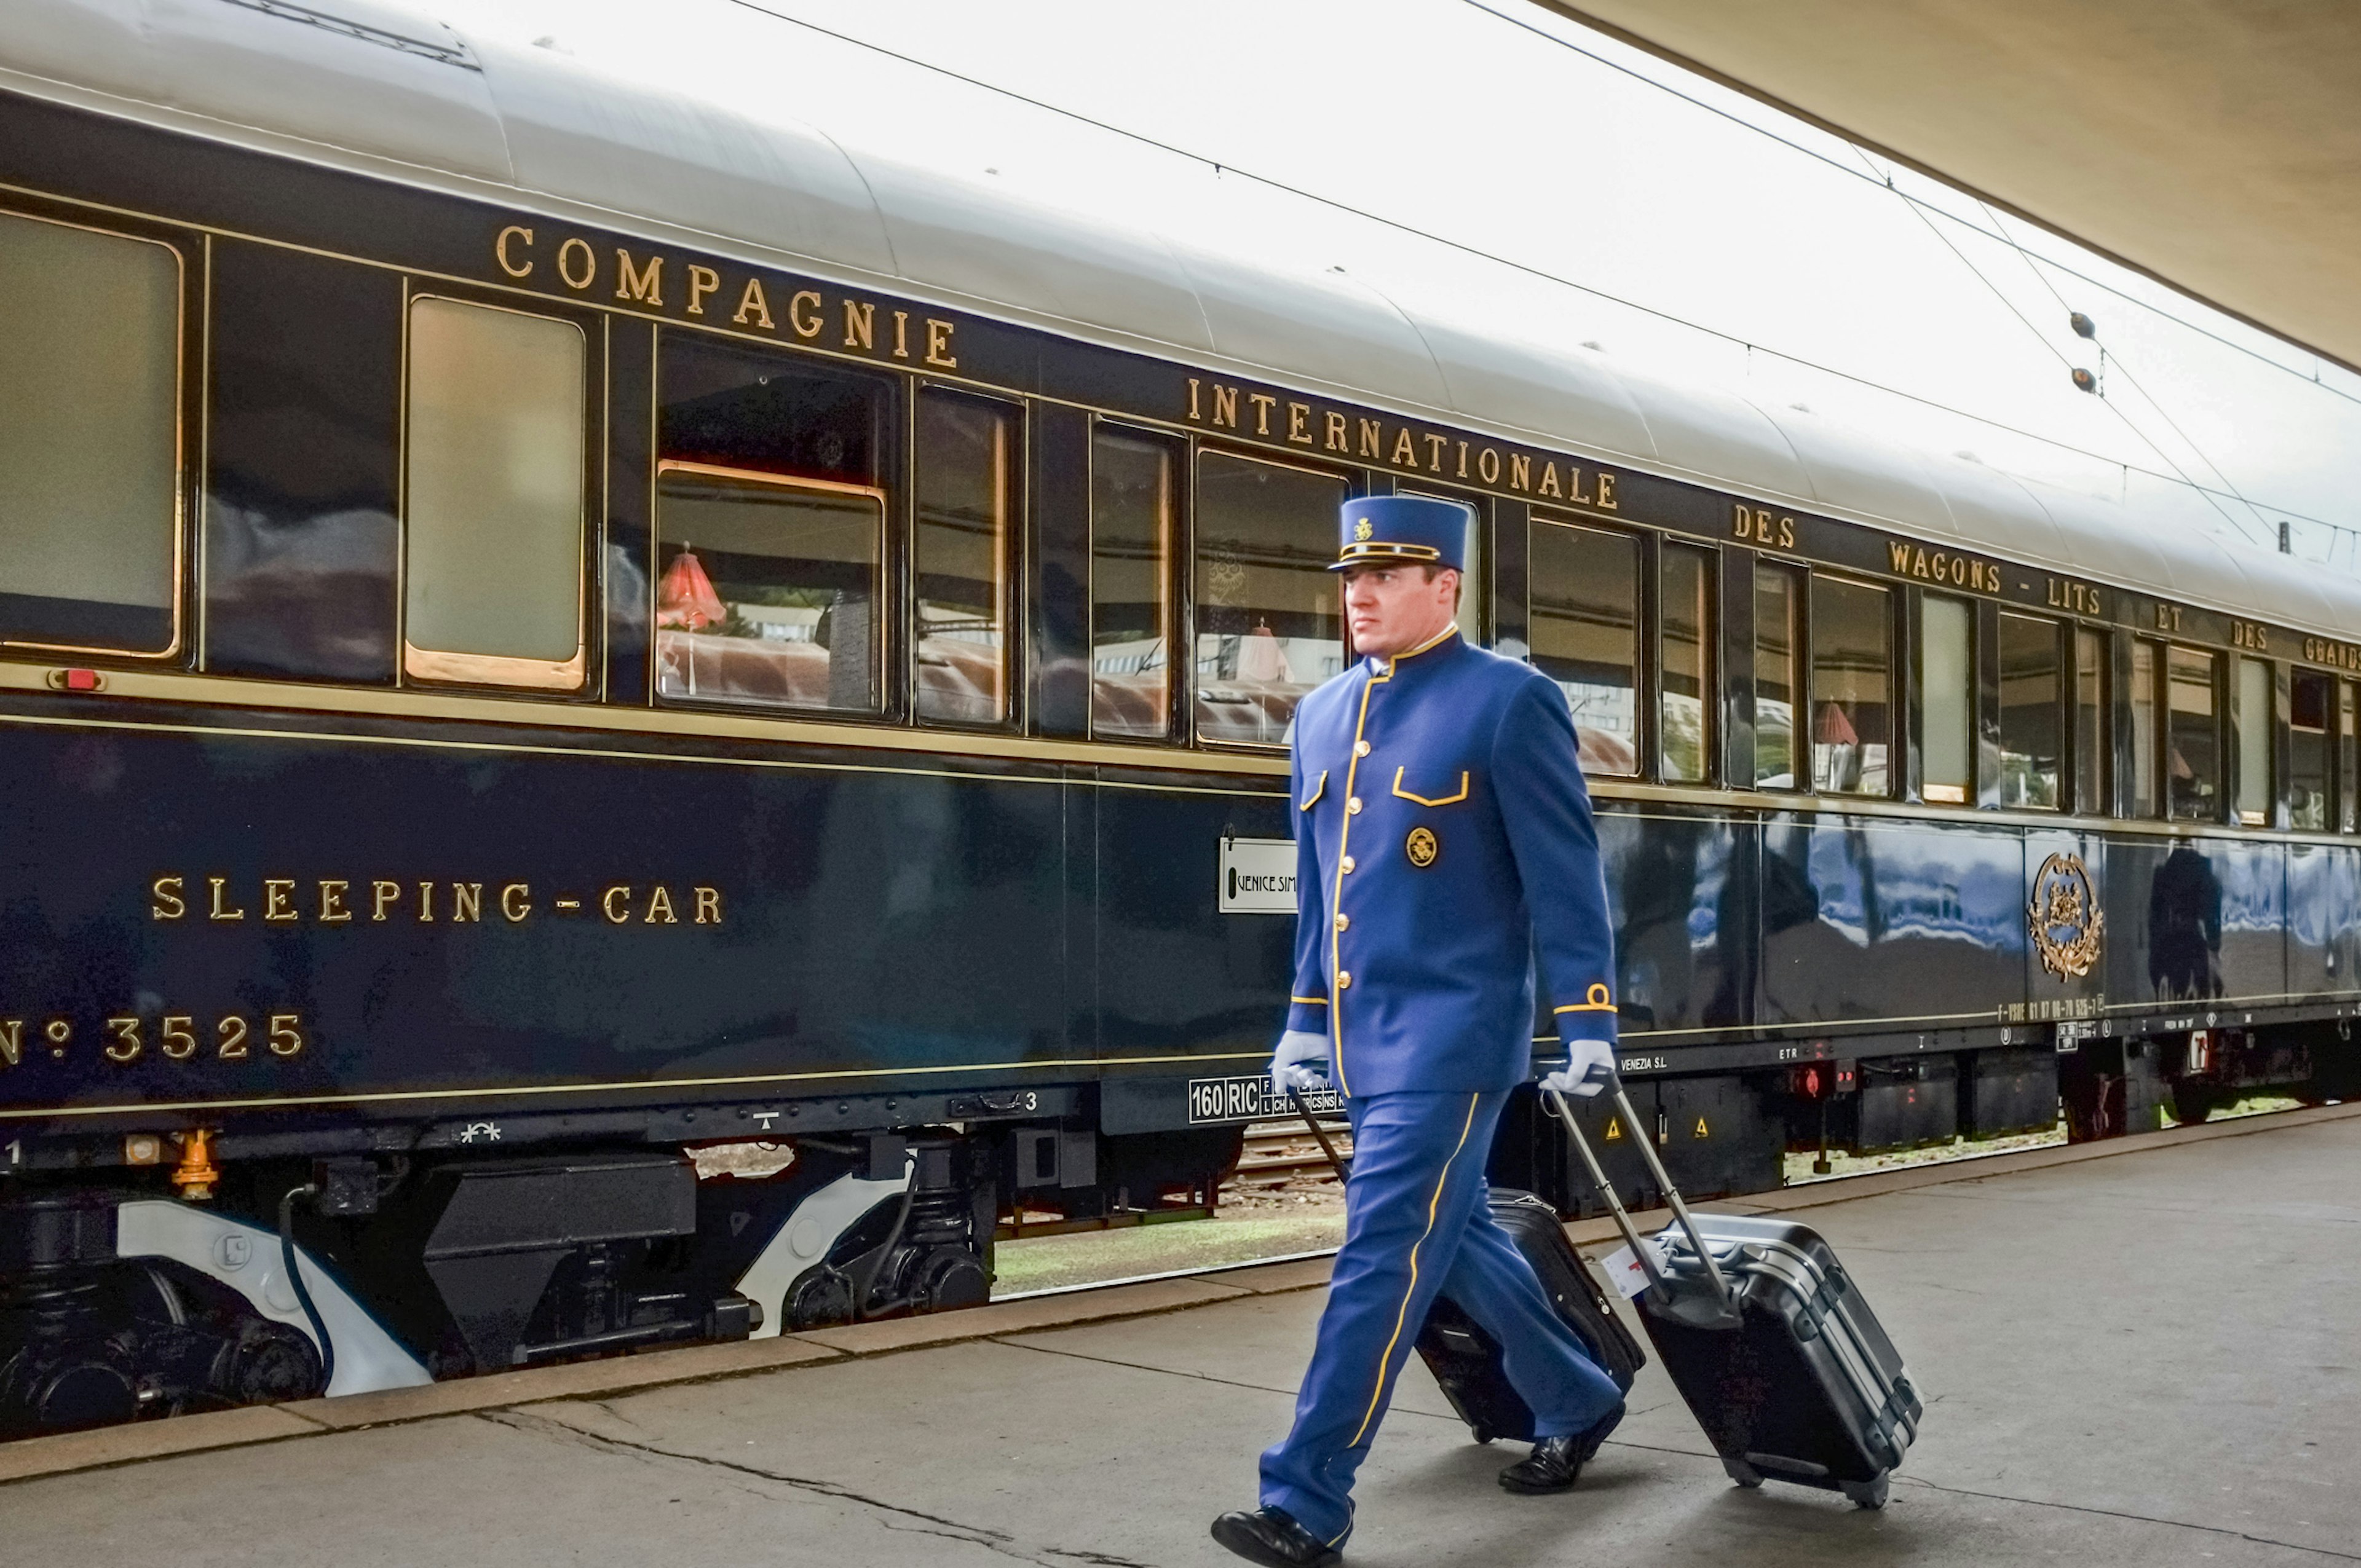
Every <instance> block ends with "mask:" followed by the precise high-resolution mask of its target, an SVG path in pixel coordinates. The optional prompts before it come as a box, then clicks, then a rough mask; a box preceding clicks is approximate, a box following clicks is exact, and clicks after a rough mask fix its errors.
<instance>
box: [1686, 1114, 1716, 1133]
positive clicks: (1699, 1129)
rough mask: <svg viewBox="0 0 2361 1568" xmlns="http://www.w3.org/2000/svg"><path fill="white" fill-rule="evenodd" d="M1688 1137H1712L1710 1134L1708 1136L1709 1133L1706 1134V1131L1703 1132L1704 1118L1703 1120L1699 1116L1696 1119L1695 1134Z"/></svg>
mask: <svg viewBox="0 0 2361 1568" xmlns="http://www.w3.org/2000/svg"><path fill="white" fill-rule="evenodd" d="M1691 1136H1692V1137H1699V1138H1706V1137H1711V1136H1712V1134H1710V1133H1708V1132H1707V1131H1706V1130H1705V1118H1704V1117H1702V1116H1699V1117H1698V1118H1697V1131H1696V1132H1695V1133H1693V1134H1691Z"/></svg>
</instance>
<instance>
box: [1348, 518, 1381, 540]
mask: <svg viewBox="0 0 2361 1568" xmlns="http://www.w3.org/2000/svg"><path fill="white" fill-rule="evenodd" d="M1375 532H1377V530H1376V529H1374V528H1372V527H1371V526H1369V520H1368V519H1367V518H1366V517H1365V518H1363V519H1362V520H1361V521H1358V522H1356V523H1355V524H1354V525H1353V537H1354V538H1356V539H1367V537H1368V536H1369V535H1370V534H1372V533H1375Z"/></svg>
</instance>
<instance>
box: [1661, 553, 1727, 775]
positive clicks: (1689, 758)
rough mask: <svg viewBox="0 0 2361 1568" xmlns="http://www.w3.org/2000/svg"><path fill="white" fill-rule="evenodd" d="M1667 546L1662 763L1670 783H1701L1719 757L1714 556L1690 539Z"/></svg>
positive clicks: (1664, 576)
mask: <svg viewBox="0 0 2361 1568" xmlns="http://www.w3.org/2000/svg"><path fill="white" fill-rule="evenodd" d="M1663 551H1664V558H1663V563H1662V568H1661V570H1662V583H1663V590H1664V601H1663V602H1664V613H1663V617H1662V620H1663V627H1662V639H1663V640H1662V641H1661V643H1660V645H1659V646H1660V647H1661V649H1662V652H1660V653H1659V655H1658V657H1659V658H1660V659H1661V660H1662V661H1663V663H1662V666H1661V667H1662V670H1663V675H1662V677H1661V684H1662V688H1663V689H1662V691H1661V693H1660V694H1659V696H1658V697H1657V700H1656V753H1657V766H1659V767H1661V768H1662V769H1663V770H1664V779H1665V780H1666V781H1667V782H1668V783H1674V784H1697V783H1701V782H1703V781H1704V780H1705V779H1706V778H1707V777H1708V768H1709V767H1710V766H1711V762H1712V758H1713V728H1714V726H1713V694H1714V685H1713V600H1712V598H1711V597H1710V595H1711V593H1712V590H1713V581H1714V556H1713V554H1712V553H1711V552H1709V551H1705V550H1699V549H1697V548H1695V547H1693V546H1691V545H1686V544H1669V543H1668V544H1666V545H1664V547H1663Z"/></svg>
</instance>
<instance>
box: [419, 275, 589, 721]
mask: <svg viewBox="0 0 2361 1568" xmlns="http://www.w3.org/2000/svg"><path fill="white" fill-rule="evenodd" d="M587 361H588V347H587V344H586V342H585V340H584V337H583V335H582V329H581V328H579V327H577V326H576V325H574V324H573V323H571V322H562V321H552V320H551V319H549V318H548V317H546V316H532V315H525V314H523V313H521V312H517V311H509V310H500V309H496V308H494V307H493V306H490V305H471V304H466V303H463V302H460V301H457V300H440V299H433V298H422V299H417V300H413V301H412V302H411V306H410V357H409V378H408V379H409V401H408V417H407V420H406V422H405V428H406V430H407V434H408V446H407V451H406V453H405V455H404V466H403V474H402V498H403V500H402V524H403V552H404V557H403V570H402V582H403V593H402V609H403V616H402V659H401V663H402V669H403V670H404V671H405V672H406V673H408V674H412V675H414V676H418V677H420V678H422V679H425V680H437V681H482V682H489V683H491V684H494V685H517V686H539V687H544V688H549V689H555V690H572V689H573V688H574V687H577V686H578V685H581V684H582V677H583V674H584V671H585V669H586V668H587V666H588V656H587V650H586V648H585V645H584V639H583V603H582V599H583V591H582V588H583V570H582V534H583V527H584V514H585V504H584V503H585V499H586V494H587V489H588V480H587V467H586V455H585V452H586V441H585V435H586V431H585V428H584V427H585V424H586V422H587V421H586V418H585V413H584V410H585V406H586V404H585V396H586V379H587V378H588V363H587Z"/></svg>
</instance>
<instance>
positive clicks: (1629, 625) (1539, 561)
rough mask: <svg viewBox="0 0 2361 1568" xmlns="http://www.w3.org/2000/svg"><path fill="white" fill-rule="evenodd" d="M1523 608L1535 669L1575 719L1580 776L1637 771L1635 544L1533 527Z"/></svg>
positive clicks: (1540, 524)
mask: <svg viewBox="0 0 2361 1568" xmlns="http://www.w3.org/2000/svg"><path fill="white" fill-rule="evenodd" d="M1527 569H1528V571H1529V572H1530V573H1531V576H1530V578H1529V579H1528V580H1529V581H1530V583H1531V585H1532V586H1531V587H1530V589H1529V598H1528V601H1527V602H1528V605H1529V607H1530V613H1531V630H1530V631H1529V632H1528V633H1527V635H1528V636H1529V637H1530V638H1531V639H1532V662H1533V668H1535V669H1537V670H1539V671H1541V673H1542V674H1545V675H1547V676H1548V677H1549V678H1550V679H1552V680H1554V681H1555V682H1556V683H1557V685H1558V689H1559V690H1560V691H1563V692H1564V693H1565V701H1566V706H1567V707H1569V708H1571V709H1572V710H1573V712H1574V732H1575V736H1576V740H1577V741H1578V742H1579V745H1580V751H1581V759H1582V771H1583V772H1584V773H1638V772H1639V771H1640V746H1639V741H1640V735H1639V719H1640V708H1639V704H1638V702H1637V700H1636V695H1635V694H1636V693H1637V691H1638V674H1639V661H1640V542H1639V541H1638V540H1636V539H1634V538H1632V537H1631V535H1630V534H1627V533H1609V532H1603V531H1601V530H1599V529H1596V528H1576V527H1572V526H1570V525H1568V524H1565V523H1558V522H1544V521H1542V520H1540V519H1539V518H1536V519H1534V520H1533V525H1532V556H1531V560H1530V565H1529V566H1528V568H1527Z"/></svg>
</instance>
